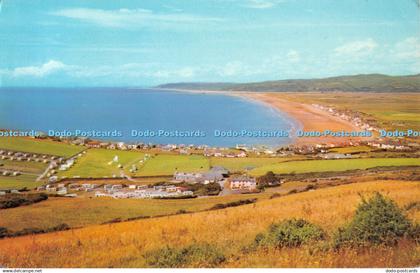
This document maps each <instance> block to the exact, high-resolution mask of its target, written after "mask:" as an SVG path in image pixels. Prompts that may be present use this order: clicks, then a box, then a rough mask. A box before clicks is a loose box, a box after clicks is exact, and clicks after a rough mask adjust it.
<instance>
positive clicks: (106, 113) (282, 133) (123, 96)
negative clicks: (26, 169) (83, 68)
mask: <svg viewBox="0 0 420 273" xmlns="http://www.w3.org/2000/svg"><path fill="white" fill-rule="evenodd" d="M297 126H298V123H297V122H296V121H295V120H293V118H291V117H290V116H288V115H286V114H285V113H283V112H280V111H278V110H276V109H274V108H272V107H270V106H268V105H266V104H262V103H259V102H256V101H252V100H249V99H244V98H241V97H239V96H231V95H225V94H220V93H215V94H212V93H192V92H176V91H167V90H156V89H147V88H27V87H25V88H16V87H13V88H11V87H10V88H7V87H2V88H0V128H2V129H13V130H21V131H29V130H36V131H40V132H44V133H46V134H50V135H53V134H54V135H55V136H59V135H61V136H79V137H83V136H91V137H90V138H92V139H100V140H110V141H122V142H126V143H151V144H185V145H189V144H194V145H208V146H213V147H215V146H216V147H234V146H236V145H238V144H239V145H246V146H268V147H277V146H282V145H286V144H290V143H292V142H293V141H294V139H293V138H292V137H291V131H292V130H294V129H296V127H297ZM92 136H93V137H92Z"/></svg>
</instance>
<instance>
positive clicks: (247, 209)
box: [0, 181, 420, 267]
mask: <svg viewBox="0 0 420 273" xmlns="http://www.w3.org/2000/svg"><path fill="white" fill-rule="evenodd" d="M375 191H379V192H381V193H382V194H384V195H386V196H388V197H390V198H392V199H394V200H395V201H396V202H397V204H398V205H400V206H404V205H406V204H408V203H410V202H415V201H418V199H419V196H420V182H402V181H377V182H367V183H360V184H350V185H343V186H338V187H333V188H325V189H320V190H316V191H312V192H305V193H300V194H294V195H288V196H285V197H282V198H276V199H271V200H264V201H261V202H257V203H256V204H251V205H246V206H241V207H234V208H229V209H224V210H218V211H209V212H200V213H196V214H187V215H176V216H170V217H163V218H155V219H146V220H139V221H134V222H125V223H118V224H110V225H104V226H92V227H88V228H83V229H78V230H70V231H65V232H57V233H50V234H43V235H35V236H26V237H20V238H10V239H3V240H1V241H0V264H1V265H6V266H9V267H144V266H145V261H144V259H143V254H144V253H145V252H146V251H149V250H154V249H158V248H161V247H163V246H165V245H168V246H173V247H181V246H185V245H188V244H191V243H194V242H208V243H212V244H217V245H218V246H219V247H220V248H221V249H223V251H224V252H225V255H226V256H227V257H228V260H227V261H226V263H224V264H223V265H222V266H227V267H348V266H352V267H359V266H364V267H375V266H379V267H396V266H404V267H408V266H415V265H418V264H419V263H420V258H419V255H420V254H419V253H420V252H419V250H420V249H419V247H418V246H415V245H413V243H409V242H407V243H404V244H401V245H400V246H399V247H398V248H389V249H388V248H381V249H367V250H363V251H362V250H358V251H359V252H358V253H356V252H355V251H354V250H343V251H344V252H342V253H335V252H331V251H327V252H323V251H316V252H315V253H314V254H312V255H310V250H309V249H307V248H305V247H302V248H297V249H283V250H279V251H268V252H265V251H256V252H253V253H250V254H246V255H245V254H241V251H240V250H241V249H242V248H243V247H244V246H246V245H249V244H250V243H251V242H252V240H253V238H254V237H255V235H256V234H257V233H258V232H262V231H264V230H266V229H267V227H268V226H269V225H270V224H271V223H273V222H277V221H279V220H282V219H289V218H293V217H296V218H305V219H307V220H308V221H310V222H313V223H315V224H317V225H319V226H321V227H322V228H323V229H325V230H326V231H327V232H328V233H329V234H330V235H331V234H332V232H334V231H335V230H336V229H337V228H338V227H339V226H341V225H343V224H344V223H345V222H346V221H349V220H350V219H351V217H352V216H353V213H354V211H355V208H356V206H357V204H358V203H359V202H360V196H359V195H360V194H362V195H365V196H369V195H371V194H372V193H373V192H375ZM408 216H409V217H410V218H411V219H413V220H416V221H418V220H419V219H420V212H419V211H418V210H417V211H412V212H410V214H409V215H408Z"/></svg>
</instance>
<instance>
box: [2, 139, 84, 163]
mask: <svg viewBox="0 0 420 273" xmlns="http://www.w3.org/2000/svg"><path fill="white" fill-rule="evenodd" d="M0 149H6V150H11V151H19V152H27V153H36V154H47V155H56V156H62V157H66V158H67V157H71V156H72V155H75V154H77V153H79V152H81V151H83V150H85V149H86V148H85V147H82V146H75V145H69V144H65V143H59V142H55V141H50V140H37V139H30V138H22V137H0Z"/></svg>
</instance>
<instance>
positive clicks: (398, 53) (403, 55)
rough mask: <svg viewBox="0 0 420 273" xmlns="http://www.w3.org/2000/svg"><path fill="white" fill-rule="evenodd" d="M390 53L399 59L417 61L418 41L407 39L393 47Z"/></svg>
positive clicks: (411, 38)
mask: <svg viewBox="0 0 420 273" xmlns="http://www.w3.org/2000/svg"><path fill="white" fill-rule="evenodd" d="M392 53H393V54H394V55H395V57H397V58H399V59H408V60H409V59H417V60H419V58H420V39H419V38H417V37H409V38H407V39H405V40H403V41H401V42H398V43H397V44H396V45H395V48H394V49H393V51H392Z"/></svg>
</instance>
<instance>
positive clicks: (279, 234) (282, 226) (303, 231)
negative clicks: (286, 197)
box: [255, 219, 325, 248]
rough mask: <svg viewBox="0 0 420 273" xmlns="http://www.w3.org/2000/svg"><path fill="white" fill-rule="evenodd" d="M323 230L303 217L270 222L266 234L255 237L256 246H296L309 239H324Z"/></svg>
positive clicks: (309, 240)
mask: <svg viewBox="0 0 420 273" xmlns="http://www.w3.org/2000/svg"><path fill="white" fill-rule="evenodd" d="M324 239H325V233H324V231H323V230H322V229H321V228H320V227H318V226H316V225H314V224H312V223H309V222H307V221H306V220H303V219H291V220H285V221H283V222H281V223H279V224H272V225H271V226H270V228H269V230H268V232H267V233H266V234H263V233H260V234H258V235H257V236H256V237H255V245H256V246H268V247H270V246H271V247H276V248H281V247H297V246H300V245H303V244H306V243H308V242H311V241H317V240H324Z"/></svg>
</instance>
